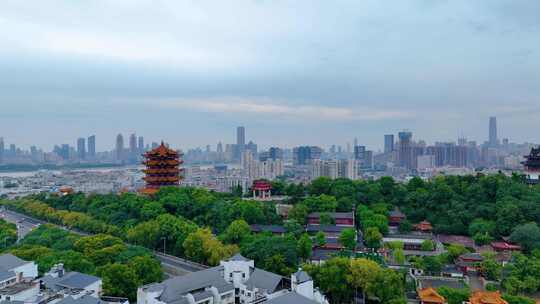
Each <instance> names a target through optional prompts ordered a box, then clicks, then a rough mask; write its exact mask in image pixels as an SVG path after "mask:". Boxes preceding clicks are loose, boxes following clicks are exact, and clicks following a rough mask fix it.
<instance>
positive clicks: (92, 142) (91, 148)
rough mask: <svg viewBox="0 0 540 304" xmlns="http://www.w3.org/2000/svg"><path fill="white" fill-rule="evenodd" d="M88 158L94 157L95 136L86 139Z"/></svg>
mask: <svg viewBox="0 0 540 304" xmlns="http://www.w3.org/2000/svg"><path fill="white" fill-rule="evenodd" d="M88 157H90V158H94V157H96V136H95V135H92V136H90V137H88Z"/></svg>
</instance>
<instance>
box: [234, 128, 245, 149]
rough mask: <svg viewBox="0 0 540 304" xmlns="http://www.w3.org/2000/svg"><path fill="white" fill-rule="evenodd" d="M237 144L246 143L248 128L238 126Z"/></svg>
mask: <svg viewBox="0 0 540 304" xmlns="http://www.w3.org/2000/svg"><path fill="white" fill-rule="evenodd" d="M236 144H237V145H242V146H243V145H245V144H246V128H244V127H237V128H236Z"/></svg>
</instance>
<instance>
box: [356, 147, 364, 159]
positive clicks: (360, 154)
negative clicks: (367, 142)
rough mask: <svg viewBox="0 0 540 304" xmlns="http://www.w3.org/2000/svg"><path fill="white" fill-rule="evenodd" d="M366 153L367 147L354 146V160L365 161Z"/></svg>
mask: <svg viewBox="0 0 540 304" xmlns="http://www.w3.org/2000/svg"><path fill="white" fill-rule="evenodd" d="M365 153H366V146H354V159H356V160H363V159H364V157H365Z"/></svg>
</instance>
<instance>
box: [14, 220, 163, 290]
mask: <svg viewBox="0 0 540 304" xmlns="http://www.w3.org/2000/svg"><path fill="white" fill-rule="evenodd" d="M8 251H9V252H11V253H12V254H14V255H16V256H18V257H20V258H22V259H25V260H28V261H35V262H36V263H37V265H38V270H39V273H40V274H41V275H43V274H44V273H45V272H47V271H49V269H50V268H51V267H52V266H53V265H54V264H58V263H63V264H64V268H65V269H66V270H67V271H78V272H82V273H86V274H91V275H96V276H99V277H101V278H102V280H103V290H104V294H106V295H109V296H118V297H127V298H129V299H130V300H131V301H134V300H135V299H136V293H137V287H140V286H142V285H144V284H149V283H152V282H159V281H161V280H162V279H163V272H162V270H161V265H160V263H159V261H157V260H156V259H155V258H154V257H153V256H152V253H151V252H150V251H149V250H148V249H146V248H144V247H141V246H132V245H126V244H125V243H124V242H123V241H122V240H121V239H120V238H118V237H114V236H111V235H106V234H96V235H92V236H80V235H77V234H75V233H72V232H68V231H65V230H63V229H60V228H57V227H54V226H51V225H41V226H40V227H38V228H37V229H35V230H34V231H32V232H30V233H29V234H28V235H26V236H25V238H24V239H22V240H21V242H20V243H19V244H17V245H14V246H12V247H10V248H8Z"/></svg>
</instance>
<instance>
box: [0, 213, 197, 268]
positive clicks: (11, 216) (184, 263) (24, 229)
mask: <svg viewBox="0 0 540 304" xmlns="http://www.w3.org/2000/svg"><path fill="white" fill-rule="evenodd" d="M0 218H3V219H4V220H6V221H8V222H10V223H14V224H16V225H17V235H18V239H19V240H20V239H22V238H24V237H25V236H26V235H27V234H28V233H30V232H31V231H32V230H33V229H35V228H37V227H39V225H41V224H45V223H46V222H45V221H42V220H38V219H36V218H33V217H30V216H28V215H24V214H21V213H18V212H14V211H11V210H6V209H4V208H3V207H0ZM52 225H54V226H57V227H59V228H62V229H65V230H68V231H70V232H73V233H76V234H79V235H83V236H88V235H91V234H88V233H85V232H81V231H78V230H74V229H68V228H66V227H62V226H58V225H55V224H52ZM154 256H155V257H156V258H157V259H158V260H159V261H160V262H161V265H162V267H163V270H164V272H165V273H166V274H167V275H168V276H181V275H185V274H188V273H190V272H195V271H199V270H202V269H205V268H207V266H205V265H201V264H198V263H195V262H192V261H189V260H185V259H182V258H179V257H175V256H172V255H168V254H163V253H159V252H154Z"/></svg>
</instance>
